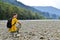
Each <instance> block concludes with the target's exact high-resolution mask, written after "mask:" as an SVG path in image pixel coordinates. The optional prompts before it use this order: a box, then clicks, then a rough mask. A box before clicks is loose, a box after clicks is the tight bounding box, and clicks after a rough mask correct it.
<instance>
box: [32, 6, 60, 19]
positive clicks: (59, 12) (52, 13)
mask: <svg viewBox="0 0 60 40" xmlns="http://www.w3.org/2000/svg"><path fill="white" fill-rule="evenodd" d="M33 7H34V8H35V9H37V10H39V11H42V12H46V13H49V15H50V17H53V18H58V17H59V16H60V9H57V8H55V7H51V6H33ZM47 15H48V14H47Z"/></svg>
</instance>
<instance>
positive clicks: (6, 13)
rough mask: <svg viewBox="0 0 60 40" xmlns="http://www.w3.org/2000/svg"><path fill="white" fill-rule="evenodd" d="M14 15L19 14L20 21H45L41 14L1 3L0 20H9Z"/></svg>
mask: <svg viewBox="0 0 60 40" xmlns="http://www.w3.org/2000/svg"><path fill="white" fill-rule="evenodd" d="M12 13H17V14H18V19H45V18H44V16H42V15H40V14H39V13H36V12H33V11H31V10H28V9H25V8H22V7H18V6H15V5H12V4H9V3H6V2H2V1H0V20H4V19H5V20H6V19H9V18H10V17H11V16H12Z"/></svg>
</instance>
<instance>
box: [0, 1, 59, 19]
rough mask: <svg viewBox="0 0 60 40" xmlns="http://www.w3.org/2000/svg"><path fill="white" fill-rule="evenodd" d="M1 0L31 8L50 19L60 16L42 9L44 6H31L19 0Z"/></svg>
mask: <svg viewBox="0 0 60 40" xmlns="http://www.w3.org/2000/svg"><path fill="white" fill-rule="evenodd" d="M0 1H2V2H6V3H9V4H11V5H15V6H18V7H21V8H24V9H27V10H30V11H32V12H35V13H39V14H40V15H42V16H44V17H46V18H48V19H50V18H51V19H58V18H59V17H58V16H57V15H56V14H51V13H50V12H49V11H47V12H46V11H42V9H43V8H44V7H35V6H34V7H31V6H27V5H25V4H23V3H22V2H19V1H17V0H0ZM40 9H41V10H40ZM43 10H44V9H43Z"/></svg>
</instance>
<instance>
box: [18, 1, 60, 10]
mask: <svg viewBox="0 0 60 40" xmlns="http://www.w3.org/2000/svg"><path fill="white" fill-rule="evenodd" d="M18 1H20V2H22V3H24V4H25V5H28V6H53V7H56V8H59V9H60V0H18Z"/></svg>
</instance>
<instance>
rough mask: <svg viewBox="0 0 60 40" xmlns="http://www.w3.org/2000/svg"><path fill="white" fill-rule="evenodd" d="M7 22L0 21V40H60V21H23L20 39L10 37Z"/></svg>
mask: <svg viewBox="0 0 60 40" xmlns="http://www.w3.org/2000/svg"><path fill="white" fill-rule="evenodd" d="M6 22H7V21H5V20H3V21H1V20H0V40H60V21H53V20H52V21H48V20H46V21H41V20H40V21H39V20H37V21H33V20H32V21H30V20H21V21H20V22H21V23H22V26H21V28H20V37H19V38H13V37H10V33H9V32H8V29H7V28H6Z"/></svg>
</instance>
